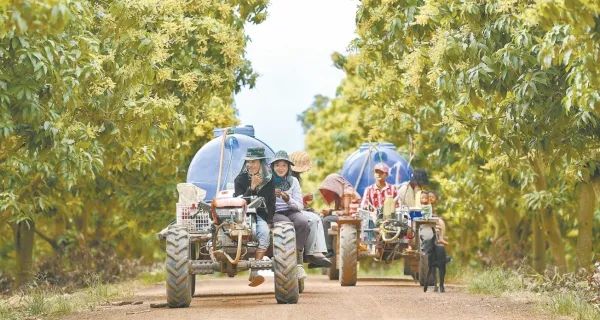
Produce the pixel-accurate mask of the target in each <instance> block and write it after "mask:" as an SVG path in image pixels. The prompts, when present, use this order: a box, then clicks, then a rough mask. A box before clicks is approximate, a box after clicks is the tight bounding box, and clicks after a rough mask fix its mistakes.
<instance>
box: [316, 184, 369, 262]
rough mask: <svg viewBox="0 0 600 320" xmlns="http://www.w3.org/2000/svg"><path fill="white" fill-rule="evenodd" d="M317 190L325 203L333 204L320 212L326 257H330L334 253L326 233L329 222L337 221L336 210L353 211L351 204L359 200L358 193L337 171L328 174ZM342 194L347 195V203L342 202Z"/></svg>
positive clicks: (329, 225) (329, 226) (330, 239)
mask: <svg viewBox="0 0 600 320" xmlns="http://www.w3.org/2000/svg"><path fill="white" fill-rule="evenodd" d="M319 192H320V193H321V196H322V197H323V200H325V202H326V203H327V205H331V204H333V206H334V208H333V210H331V209H330V210H324V211H323V212H322V214H323V231H324V235H325V242H326V245H327V257H332V256H334V255H335V254H334V252H333V239H332V237H331V236H330V235H329V233H328V230H329V229H330V228H331V223H332V222H337V221H338V216H337V214H336V212H337V211H340V210H344V211H346V212H348V213H353V212H352V209H351V206H353V204H354V203H356V202H359V201H360V195H359V194H358V193H357V192H356V191H355V190H354V187H353V186H352V184H350V182H348V180H346V179H344V177H342V176H341V175H340V174H338V173H332V174H330V175H328V176H327V177H326V178H325V180H323V182H321V185H320V186H319ZM344 195H347V198H349V200H350V203H349V204H348V203H347V204H344V203H343V199H344Z"/></svg>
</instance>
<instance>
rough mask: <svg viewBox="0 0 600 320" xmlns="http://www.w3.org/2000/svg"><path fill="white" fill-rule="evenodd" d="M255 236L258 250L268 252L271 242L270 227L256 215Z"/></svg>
mask: <svg viewBox="0 0 600 320" xmlns="http://www.w3.org/2000/svg"><path fill="white" fill-rule="evenodd" d="M254 236H255V237H256V240H257V241H258V249H265V250H266V249H267V248H269V243H270V242H271V241H270V240H271V239H270V236H271V234H270V230H269V225H268V224H267V222H266V221H265V220H263V218H261V217H260V216H259V215H256V234H255V235H254Z"/></svg>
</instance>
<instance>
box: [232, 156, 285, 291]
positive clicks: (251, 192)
mask: <svg viewBox="0 0 600 320" xmlns="http://www.w3.org/2000/svg"><path fill="white" fill-rule="evenodd" d="M244 160H245V162H244V166H243V167H242V171H241V172H240V173H239V174H238V176H237V177H236V178H235V180H234V186H235V193H234V196H236V197H237V196H239V195H243V196H245V197H248V196H259V197H263V198H264V199H265V206H266V208H257V209H256V238H257V240H258V247H257V248H256V252H255V254H254V258H255V259H256V260H260V259H262V258H263V257H264V256H265V252H267V248H269V242H270V233H269V225H272V224H273V215H274V214H275V188H274V185H273V181H272V179H271V171H270V170H269V167H268V166H267V162H266V157H265V149H264V148H248V150H247V151H246V157H245V158H244ZM249 281H250V283H249V284H248V285H249V286H251V287H256V286H258V285H260V284H262V283H263V282H264V281H265V278H264V277H263V276H261V275H259V274H258V271H257V270H252V271H251V272H250V279H249Z"/></svg>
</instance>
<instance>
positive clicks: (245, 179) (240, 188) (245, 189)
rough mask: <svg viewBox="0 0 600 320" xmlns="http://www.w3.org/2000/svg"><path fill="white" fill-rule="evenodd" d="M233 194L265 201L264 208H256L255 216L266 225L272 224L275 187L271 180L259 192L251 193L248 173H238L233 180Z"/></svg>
mask: <svg viewBox="0 0 600 320" xmlns="http://www.w3.org/2000/svg"><path fill="white" fill-rule="evenodd" d="M234 185H235V192H234V194H233V195H234V196H235V197H237V196H239V195H244V196H245V197H248V196H259V197H263V198H264V199H265V204H266V207H267V208H266V209H265V208H256V214H257V215H259V216H260V217H261V218H262V219H263V220H265V221H266V222H267V223H273V215H274V214H275V186H274V184H273V180H270V181H269V182H267V183H266V184H265V185H264V186H263V187H262V188H260V190H258V192H257V191H253V190H251V189H250V177H249V176H248V173H246V172H244V173H240V174H239V175H238V176H237V177H236V178H235V180H234Z"/></svg>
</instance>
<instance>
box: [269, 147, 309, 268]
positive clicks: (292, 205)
mask: <svg viewBox="0 0 600 320" xmlns="http://www.w3.org/2000/svg"><path fill="white" fill-rule="evenodd" d="M293 164H294V163H293V162H292V161H290V158H289V156H288V154H287V152H285V151H283V150H282V151H277V153H275V158H273V160H272V161H271V169H272V170H273V172H274V173H275V174H274V175H273V184H274V187H275V215H274V216H273V221H274V222H280V221H291V222H292V223H293V224H294V229H295V230H296V255H297V260H298V279H304V278H306V271H305V270H304V265H303V263H304V258H303V255H304V247H305V246H306V240H307V239H308V234H309V227H308V218H307V217H306V216H305V215H304V214H302V209H304V204H303V202H302V190H301V189H300V182H298V179H296V178H294V177H293V176H292V172H291V170H290V166H292V165H293Z"/></svg>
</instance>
